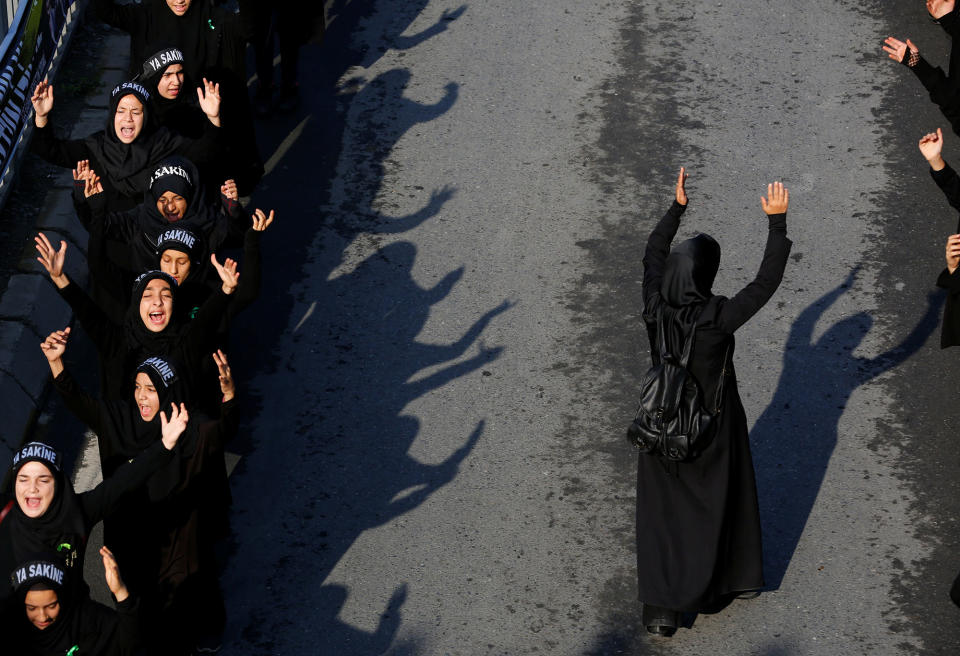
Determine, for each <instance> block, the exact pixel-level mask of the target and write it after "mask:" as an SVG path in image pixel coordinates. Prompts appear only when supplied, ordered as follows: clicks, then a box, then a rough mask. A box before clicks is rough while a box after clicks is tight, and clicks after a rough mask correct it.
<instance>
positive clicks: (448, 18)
mask: <svg viewBox="0 0 960 656" xmlns="http://www.w3.org/2000/svg"><path fill="white" fill-rule="evenodd" d="M466 10H467V5H461V6H460V7H459V8H457V9H454V10H453V11H450V10H449V9H445V10H444V11H443V15H442V16H441V17H440V19H439V20H438V21H437V22H436V23H434V24H433V25H431V26H430V27H428V28H427V29H425V30H423V31H422V32H420V33H418V34H414V35H413V36H398V37H396V38H395V39H394V40H393V47H394V48H395V49H396V50H409V49H410V48H416V47H417V46H418V45H420V44H421V43H423V42H424V41H426V40H427V39H430V38H432V37H435V36H436V35H438V34H440V33H441V32H445V31H446V30H447V28H448V27H449V26H450V23H451V22H453V21H455V20H457V19H458V18H460V16H462V15H463V12H465V11H466Z"/></svg>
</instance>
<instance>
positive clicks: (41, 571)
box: [6, 551, 117, 656]
mask: <svg viewBox="0 0 960 656" xmlns="http://www.w3.org/2000/svg"><path fill="white" fill-rule="evenodd" d="M77 576H82V573H81V572H76V573H73V572H71V571H69V570H66V569H64V568H63V567H62V565H61V564H60V558H59V557H58V555H57V554H56V553H55V552H49V551H48V552H44V553H39V554H37V555H35V556H32V557H31V558H30V559H29V560H26V561H24V562H21V563H20V564H19V565H18V566H17V568H16V569H15V570H14V571H13V572H12V573H11V574H10V583H11V585H12V587H13V588H14V590H15V595H16V599H17V604H18V605H19V608H18V609H17V610H18V612H19V615H20V616H19V618H18V621H17V623H16V624H15V626H16V627H17V628H16V635H15V636H12V637H13V640H12V641H8V642H7V643H6V644H7V645H8V646H9V645H10V644H11V642H12V644H13V645H15V650H16V651H15V653H16V654H17V655H18V656H20V655H23V656H33V655H36V656H53V655H54V654H55V655H57V656H61V655H62V654H70V653H73V652H71V651H70V650H71V649H74V648H75V647H79V651H78V653H79V654H80V655H81V656H83V655H89V656H104V655H106V654H112V653H115V652H114V650H113V647H114V636H115V633H116V626H117V619H116V615H115V614H113V613H112V611H109V610H107V609H106V608H105V607H102V606H99V604H95V603H94V602H92V601H90V598H89V594H88V592H87V589H86V588H85V587H81V586H78V585H76V582H75V581H74V580H73V579H75V578H76V577H77ZM31 589H37V590H52V591H53V592H54V593H55V594H56V595H57V603H58V605H59V606H60V610H59V613H58V614H57V619H56V620H55V621H54V622H53V623H52V624H50V626H48V627H47V628H45V629H38V628H37V627H36V626H34V625H33V623H32V622H31V621H30V620H29V619H27V614H26V606H25V604H26V597H27V593H28V592H30V590H31Z"/></svg>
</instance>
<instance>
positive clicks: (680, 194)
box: [677, 166, 690, 205]
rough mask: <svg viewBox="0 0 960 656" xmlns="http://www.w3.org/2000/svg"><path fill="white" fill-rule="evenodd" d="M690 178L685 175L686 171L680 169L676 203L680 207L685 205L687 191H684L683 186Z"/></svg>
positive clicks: (682, 168)
mask: <svg viewBox="0 0 960 656" xmlns="http://www.w3.org/2000/svg"><path fill="white" fill-rule="evenodd" d="M689 177H690V176H689V175H688V174H687V169H685V168H684V167H682V166H681V167H680V175H679V177H677V202H678V203H680V204H681V205H686V204H687V190H686V189H684V187H683V185H684V184H685V183H686V181H687V178H689Z"/></svg>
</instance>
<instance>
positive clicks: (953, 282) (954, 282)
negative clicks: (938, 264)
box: [937, 267, 960, 294]
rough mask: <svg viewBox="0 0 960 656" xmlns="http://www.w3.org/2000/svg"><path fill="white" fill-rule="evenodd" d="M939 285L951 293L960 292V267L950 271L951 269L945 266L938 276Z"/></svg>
mask: <svg viewBox="0 0 960 656" xmlns="http://www.w3.org/2000/svg"><path fill="white" fill-rule="evenodd" d="M937 287H940V288H941V289H946V290H947V291H948V292H950V293H951V294H956V293H958V292H960V269H957V270H956V271H954V272H953V273H950V269H947V268H946V267H944V269H943V271H941V272H940V275H939V276H938V277H937Z"/></svg>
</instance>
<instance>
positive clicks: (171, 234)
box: [156, 227, 204, 282]
mask: <svg viewBox="0 0 960 656" xmlns="http://www.w3.org/2000/svg"><path fill="white" fill-rule="evenodd" d="M171 250H172V251H177V252H179V253H183V254H185V255H187V256H189V257H190V261H191V263H192V264H193V265H196V264H198V260H199V259H200V257H201V254H202V253H203V252H204V248H203V235H201V234H197V233H196V232H194V231H192V230H190V229H189V228H180V227H176V228H167V229H166V230H164V231H163V232H161V233H160V236H159V237H157V251H156V252H157V257H158V258H159V257H160V256H162V255H163V252H164V251H171ZM190 275H193V266H191V269H190ZM184 282H186V281H184Z"/></svg>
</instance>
